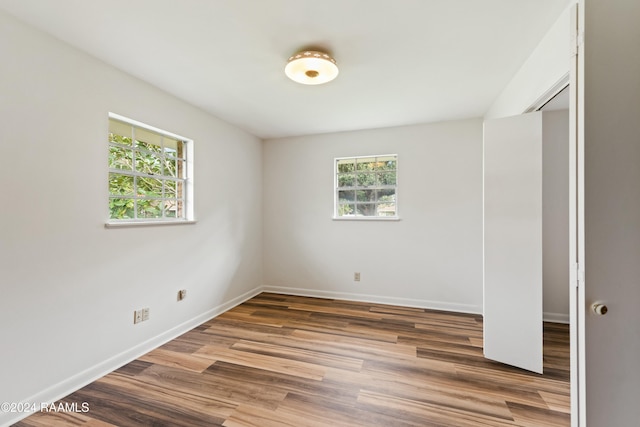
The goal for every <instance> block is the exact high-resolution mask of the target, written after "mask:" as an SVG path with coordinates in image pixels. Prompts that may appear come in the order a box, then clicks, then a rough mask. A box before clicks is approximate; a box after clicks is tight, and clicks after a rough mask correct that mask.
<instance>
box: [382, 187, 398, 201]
mask: <svg viewBox="0 0 640 427" xmlns="http://www.w3.org/2000/svg"><path fill="white" fill-rule="evenodd" d="M378 201H379V202H395V201H396V189H395V188H385V189H384V190H378Z"/></svg>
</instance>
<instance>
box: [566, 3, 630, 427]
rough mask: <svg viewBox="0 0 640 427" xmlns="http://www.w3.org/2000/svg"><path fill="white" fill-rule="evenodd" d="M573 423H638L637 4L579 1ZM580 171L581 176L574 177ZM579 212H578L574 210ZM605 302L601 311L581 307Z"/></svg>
mask: <svg viewBox="0 0 640 427" xmlns="http://www.w3.org/2000/svg"><path fill="white" fill-rule="evenodd" d="M579 6H580V7H579V9H580V20H579V23H580V26H579V28H580V30H581V31H584V37H580V40H584V42H583V43H580V48H579V49H578V50H579V59H578V67H577V68H578V73H577V74H578V86H577V87H578V93H577V97H578V109H577V111H575V113H576V114H577V121H578V123H577V133H578V171H579V173H578V177H579V179H578V201H579V203H578V213H579V214H578V221H579V223H578V255H579V256H578V258H579V260H580V263H581V265H580V268H581V269H584V282H583V284H582V285H581V290H580V293H579V295H582V300H580V299H579V303H580V310H579V321H580V322H581V325H579V326H584V340H582V341H581V342H580V343H579V349H580V351H581V352H582V354H581V357H580V362H583V363H585V365H584V369H581V370H580V378H579V381H580V386H581V387H585V388H586V395H585V396H581V401H580V404H581V407H580V411H581V413H582V414H584V415H585V417H584V418H581V419H580V427H584V426H588V427H600V426H611V427H618V426H621V427H627V426H638V425H640V369H639V368H638V364H639V363H640V308H639V307H640V48H639V46H640V25H638V22H640V2H639V1H637V0H606V1H605V0H581V1H580V3H579ZM582 176H583V177H584V179H582ZM581 209H584V210H583V211H582V212H580V210H581ZM597 303H601V304H605V305H606V306H608V312H607V313H606V314H605V315H598V314H596V313H595V312H594V311H593V310H592V309H591V307H592V306H593V305H594V304H597Z"/></svg>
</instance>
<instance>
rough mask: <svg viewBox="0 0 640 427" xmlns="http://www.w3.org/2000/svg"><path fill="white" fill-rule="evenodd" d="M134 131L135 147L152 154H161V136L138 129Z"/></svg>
mask: <svg viewBox="0 0 640 427" xmlns="http://www.w3.org/2000/svg"><path fill="white" fill-rule="evenodd" d="M134 131H135V137H136V146H137V147H139V148H142V149H144V150H148V151H153V152H154V153H160V152H162V147H161V145H162V135H158V134H157V133H155V132H151V131H148V130H146V129H142V128H138V127H136V128H135V129H134Z"/></svg>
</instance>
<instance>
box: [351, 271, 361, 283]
mask: <svg viewBox="0 0 640 427" xmlns="http://www.w3.org/2000/svg"><path fill="white" fill-rule="evenodd" d="M353 280H354V281H355V282H359V281H360V273H359V272H355V273H353Z"/></svg>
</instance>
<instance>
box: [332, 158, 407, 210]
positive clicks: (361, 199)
mask: <svg viewBox="0 0 640 427" xmlns="http://www.w3.org/2000/svg"><path fill="white" fill-rule="evenodd" d="M397 164H398V156H397V155H395V154H390V155H383V156H367V157H350V158H338V159H336V209H335V211H336V216H338V217H357V216H365V217H395V216H397V211H396V210H397V209H396V208H397V200H396V185H397V179H396V177H397V175H396V174H397Z"/></svg>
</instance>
